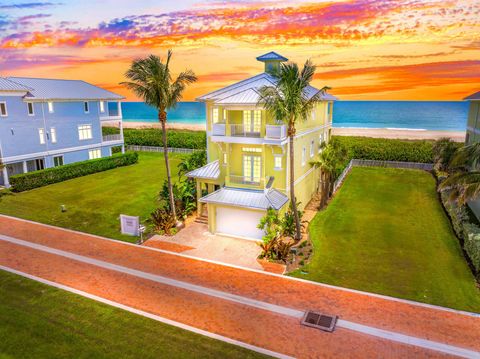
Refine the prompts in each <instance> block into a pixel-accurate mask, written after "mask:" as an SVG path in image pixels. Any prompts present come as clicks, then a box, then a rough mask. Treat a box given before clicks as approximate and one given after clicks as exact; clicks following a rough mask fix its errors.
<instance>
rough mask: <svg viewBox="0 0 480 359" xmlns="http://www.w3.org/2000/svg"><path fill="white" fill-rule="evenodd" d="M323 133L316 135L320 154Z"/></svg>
mask: <svg viewBox="0 0 480 359" xmlns="http://www.w3.org/2000/svg"><path fill="white" fill-rule="evenodd" d="M322 143H323V133H321V134H319V135H318V153H320V152H322Z"/></svg>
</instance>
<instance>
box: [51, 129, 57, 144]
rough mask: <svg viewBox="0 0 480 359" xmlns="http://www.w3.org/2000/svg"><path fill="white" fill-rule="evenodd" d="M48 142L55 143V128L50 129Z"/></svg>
mask: <svg viewBox="0 0 480 359" xmlns="http://www.w3.org/2000/svg"><path fill="white" fill-rule="evenodd" d="M50 140H51V141H52V143H57V130H56V129H55V127H52V128H51V129H50Z"/></svg>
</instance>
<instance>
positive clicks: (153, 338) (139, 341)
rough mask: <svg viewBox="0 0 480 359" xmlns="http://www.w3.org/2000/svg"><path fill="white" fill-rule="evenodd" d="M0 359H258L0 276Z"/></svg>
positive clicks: (243, 351)
mask: <svg viewBox="0 0 480 359" xmlns="http://www.w3.org/2000/svg"><path fill="white" fill-rule="evenodd" d="M0 293H1V299H0V338H2V339H1V340H0V357H1V358H115V359H116V358H260V357H265V356H263V355H261V354H258V353H255V352H252V351H250V350H247V349H243V348H240V347H237V346H234V345H231V344H227V343H224V342H221V341H218V340H215V339H211V338H207V337H204V336H202V335H198V334H194V333H192V332H188V331H186V330H183V329H179V328H176V327H173V326H170V325H167V324H163V323H160V322H157V321H154V320H151V319H148V318H144V317H141V316H139V315H135V314H132V313H129V312H126V311H123V310H121V309H117V308H114V307H111V306H108V305H106V304H102V303H99V302H95V301H93V300H90V299H86V298H83V297H80V296H77V295H75V294H72V293H69V292H65V291H62V290H59V289H56V288H53V287H50V286H47V285H44V284H41V283H37V282H34V281H32V280H29V279H25V278H23V277H20V276H17V275H14V274H10V273H7V272H4V271H0Z"/></svg>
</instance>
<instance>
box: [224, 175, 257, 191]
mask: <svg viewBox="0 0 480 359" xmlns="http://www.w3.org/2000/svg"><path fill="white" fill-rule="evenodd" d="M225 181H226V184H227V186H230V187H236V186H240V187H248V188H255V189H263V188H264V187H265V179H264V178H262V177H254V176H241V175H232V174H231V175H228V176H226V178H225Z"/></svg>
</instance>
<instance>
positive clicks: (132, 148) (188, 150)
mask: <svg viewBox="0 0 480 359" xmlns="http://www.w3.org/2000/svg"><path fill="white" fill-rule="evenodd" d="M127 150H129V151H138V152H160V153H163V147H157V146H135V145H128V146H127ZM167 150H168V152H169V153H194V152H198V151H203V150H199V149H193V148H175V147H168V148H167Z"/></svg>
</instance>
